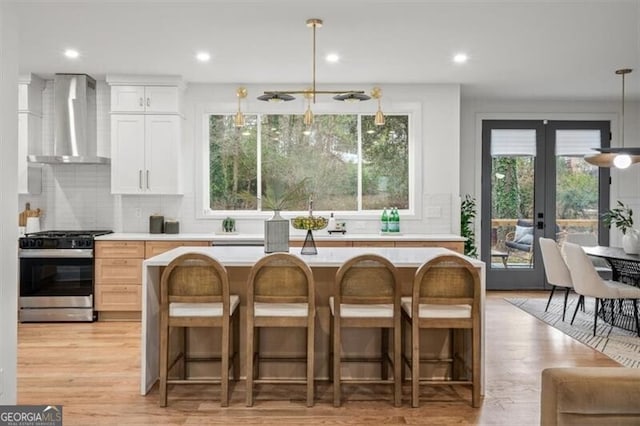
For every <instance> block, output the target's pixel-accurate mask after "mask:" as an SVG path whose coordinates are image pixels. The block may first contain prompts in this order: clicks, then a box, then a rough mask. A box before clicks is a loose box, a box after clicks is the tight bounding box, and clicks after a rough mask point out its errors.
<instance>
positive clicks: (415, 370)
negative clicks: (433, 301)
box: [411, 318, 420, 408]
mask: <svg viewBox="0 0 640 426" xmlns="http://www.w3.org/2000/svg"><path fill="white" fill-rule="evenodd" d="M414 321H419V319H418V318H412V323H411V406H412V407H414V408H418V406H419V405H420V329H419V328H418V324H416V323H415V322H414Z"/></svg>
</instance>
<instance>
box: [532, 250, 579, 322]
mask: <svg viewBox="0 0 640 426" xmlns="http://www.w3.org/2000/svg"><path fill="white" fill-rule="evenodd" d="M539 242H540V252H541V253H542V263H543V264H544V273H545V275H546V277H547V282H548V283H549V285H551V294H549V300H548V301H547V306H546V307H545V308H544V311H545V312H547V310H548V309H549V304H550V303H551V299H553V293H554V292H555V291H556V288H557V287H562V288H564V290H565V292H564V304H563V305H562V321H564V317H565V311H566V310H567V299H568V297H569V292H570V291H571V289H572V288H573V282H572V281H571V273H570V272H569V268H568V267H567V264H566V263H565V261H564V258H563V257H562V253H561V252H560V247H558V244H557V243H556V242H555V241H554V240H552V239H551V238H540V239H539Z"/></svg>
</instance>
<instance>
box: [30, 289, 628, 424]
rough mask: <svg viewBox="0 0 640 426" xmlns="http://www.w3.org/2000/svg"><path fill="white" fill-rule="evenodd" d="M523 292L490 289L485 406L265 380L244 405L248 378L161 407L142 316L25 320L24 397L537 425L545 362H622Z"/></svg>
mask: <svg viewBox="0 0 640 426" xmlns="http://www.w3.org/2000/svg"><path fill="white" fill-rule="evenodd" d="M521 295H523V293H497V292H495V293H490V294H489V297H488V300H487V324H486V343H487V353H486V359H485V361H486V379H487V387H486V395H485V398H484V401H483V404H482V407H481V408H480V409H473V408H472V407H471V406H470V405H469V398H470V391H469V390H468V389H467V388H465V387H449V386H439V387H437V388H435V389H432V388H426V387H425V388H424V389H423V397H422V398H421V406H420V408H417V409H412V408H410V388H409V386H405V388H404V392H403V393H404V397H403V403H404V406H403V407H402V408H394V407H393V406H392V405H391V404H390V402H389V401H390V398H389V389H388V387H379V388H377V389H371V388H369V387H358V386H346V387H345V389H344V397H345V402H344V404H343V406H342V407H340V408H333V406H332V394H331V387H330V385H329V384H328V383H326V382H325V383H319V385H318V388H317V401H316V405H315V407H312V408H307V407H306V406H305V400H304V397H305V393H304V387H303V386H263V387H262V388H260V390H259V392H258V393H257V395H256V401H255V406H254V407H253V408H247V407H245V405H244V383H240V384H232V385H231V390H230V391H231V392H230V393H231V401H230V406H229V407H228V408H224V409H222V408H220V405H219V402H218V400H217V398H218V396H219V392H218V389H217V388H212V387H211V386H203V385H193V386H180V387H174V388H170V391H169V407H167V408H160V407H158V391H157V389H154V390H153V391H152V392H151V393H150V394H149V395H147V396H140V395H139V393H138V388H139V370H140V369H139V365H140V337H139V336H140V324H139V323H127V322H109V323H93V324H20V325H19V327H18V340H19V343H18V402H19V403H20V404H62V405H63V406H64V411H63V412H64V424H65V425H88V424H119V425H120V424H129V425H160V424H161V425H203V424H212V425H216V424H225V425H228V424H241V425H274V424H277V425H301V424H304V425H308V426H314V425H329V424H330V425H371V426H373V425H383V424H392V425H399V424H410V425H420V424H429V425H454V424H455V425H460V424H482V425H514V424H518V425H537V424H538V423H539V409H540V372H541V371H542V369H544V368H546V367H552V366H617V365H618V364H617V363H616V362H614V361H612V360H610V359H609V358H607V357H606V356H604V355H602V354H600V353H598V352H596V351H594V350H593V349H591V348H589V347H587V346H585V345H583V344H581V343H579V342H577V341H575V340H573V339H571V338H570V337H568V336H566V335H564V334H562V333H561V332H560V331H558V330H556V329H554V328H552V327H549V326H547V325H546V324H544V323H542V322H541V321H539V320H537V319H536V318H534V317H532V316H530V315H528V314H526V313H524V312H522V311H521V310H519V309H518V308H516V307H514V306H512V305H511V304H509V303H507V302H505V301H504V300H502V297H505V296H507V297H511V296H513V297H515V296H521ZM526 296H528V297H547V293H542V292H540V293H527V294H526ZM377 392H379V394H377V395H376V393H377Z"/></svg>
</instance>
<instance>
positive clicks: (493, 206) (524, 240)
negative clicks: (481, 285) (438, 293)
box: [480, 120, 610, 290]
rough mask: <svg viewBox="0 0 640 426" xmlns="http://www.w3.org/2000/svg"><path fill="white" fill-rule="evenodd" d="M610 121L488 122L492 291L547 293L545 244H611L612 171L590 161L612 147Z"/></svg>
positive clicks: (486, 222)
mask: <svg viewBox="0 0 640 426" xmlns="http://www.w3.org/2000/svg"><path fill="white" fill-rule="evenodd" d="M609 140H610V133H609V122H608V121H547V120H544V121H543V120H484V121H483V122H482V211H481V231H480V232H481V254H482V255H481V257H482V260H483V261H484V262H485V263H486V265H487V288H489V289H505V290H507V289H512V290H524V289H542V288H544V286H545V279H544V266H543V263H542V258H541V255H540V250H539V246H538V238H540V237H546V238H552V239H555V240H556V241H558V242H559V243H562V242H564V241H572V242H575V243H577V244H581V245H597V244H601V245H607V244H608V242H609V241H608V240H609V233H608V232H607V231H606V228H605V227H604V225H603V224H602V221H601V220H599V213H598V212H600V211H604V210H606V209H608V205H609V169H606V168H598V167H595V166H592V165H590V164H589V163H587V162H586V161H584V159H583V157H584V155H585V154H588V153H594V151H593V150H592V148H598V147H607V146H609Z"/></svg>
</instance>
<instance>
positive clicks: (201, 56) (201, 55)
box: [196, 52, 211, 62]
mask: <svg viewBox="0 0 640 426" xmlns="http://www.w3.org/2000/svg"><path fill="white" fill-rule="evenodd" d="M196 59H197V60H198V61H200V62H209V59H211V55H210V54H209V53H207V52H198V53H197V54H196Z"/></svg>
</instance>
